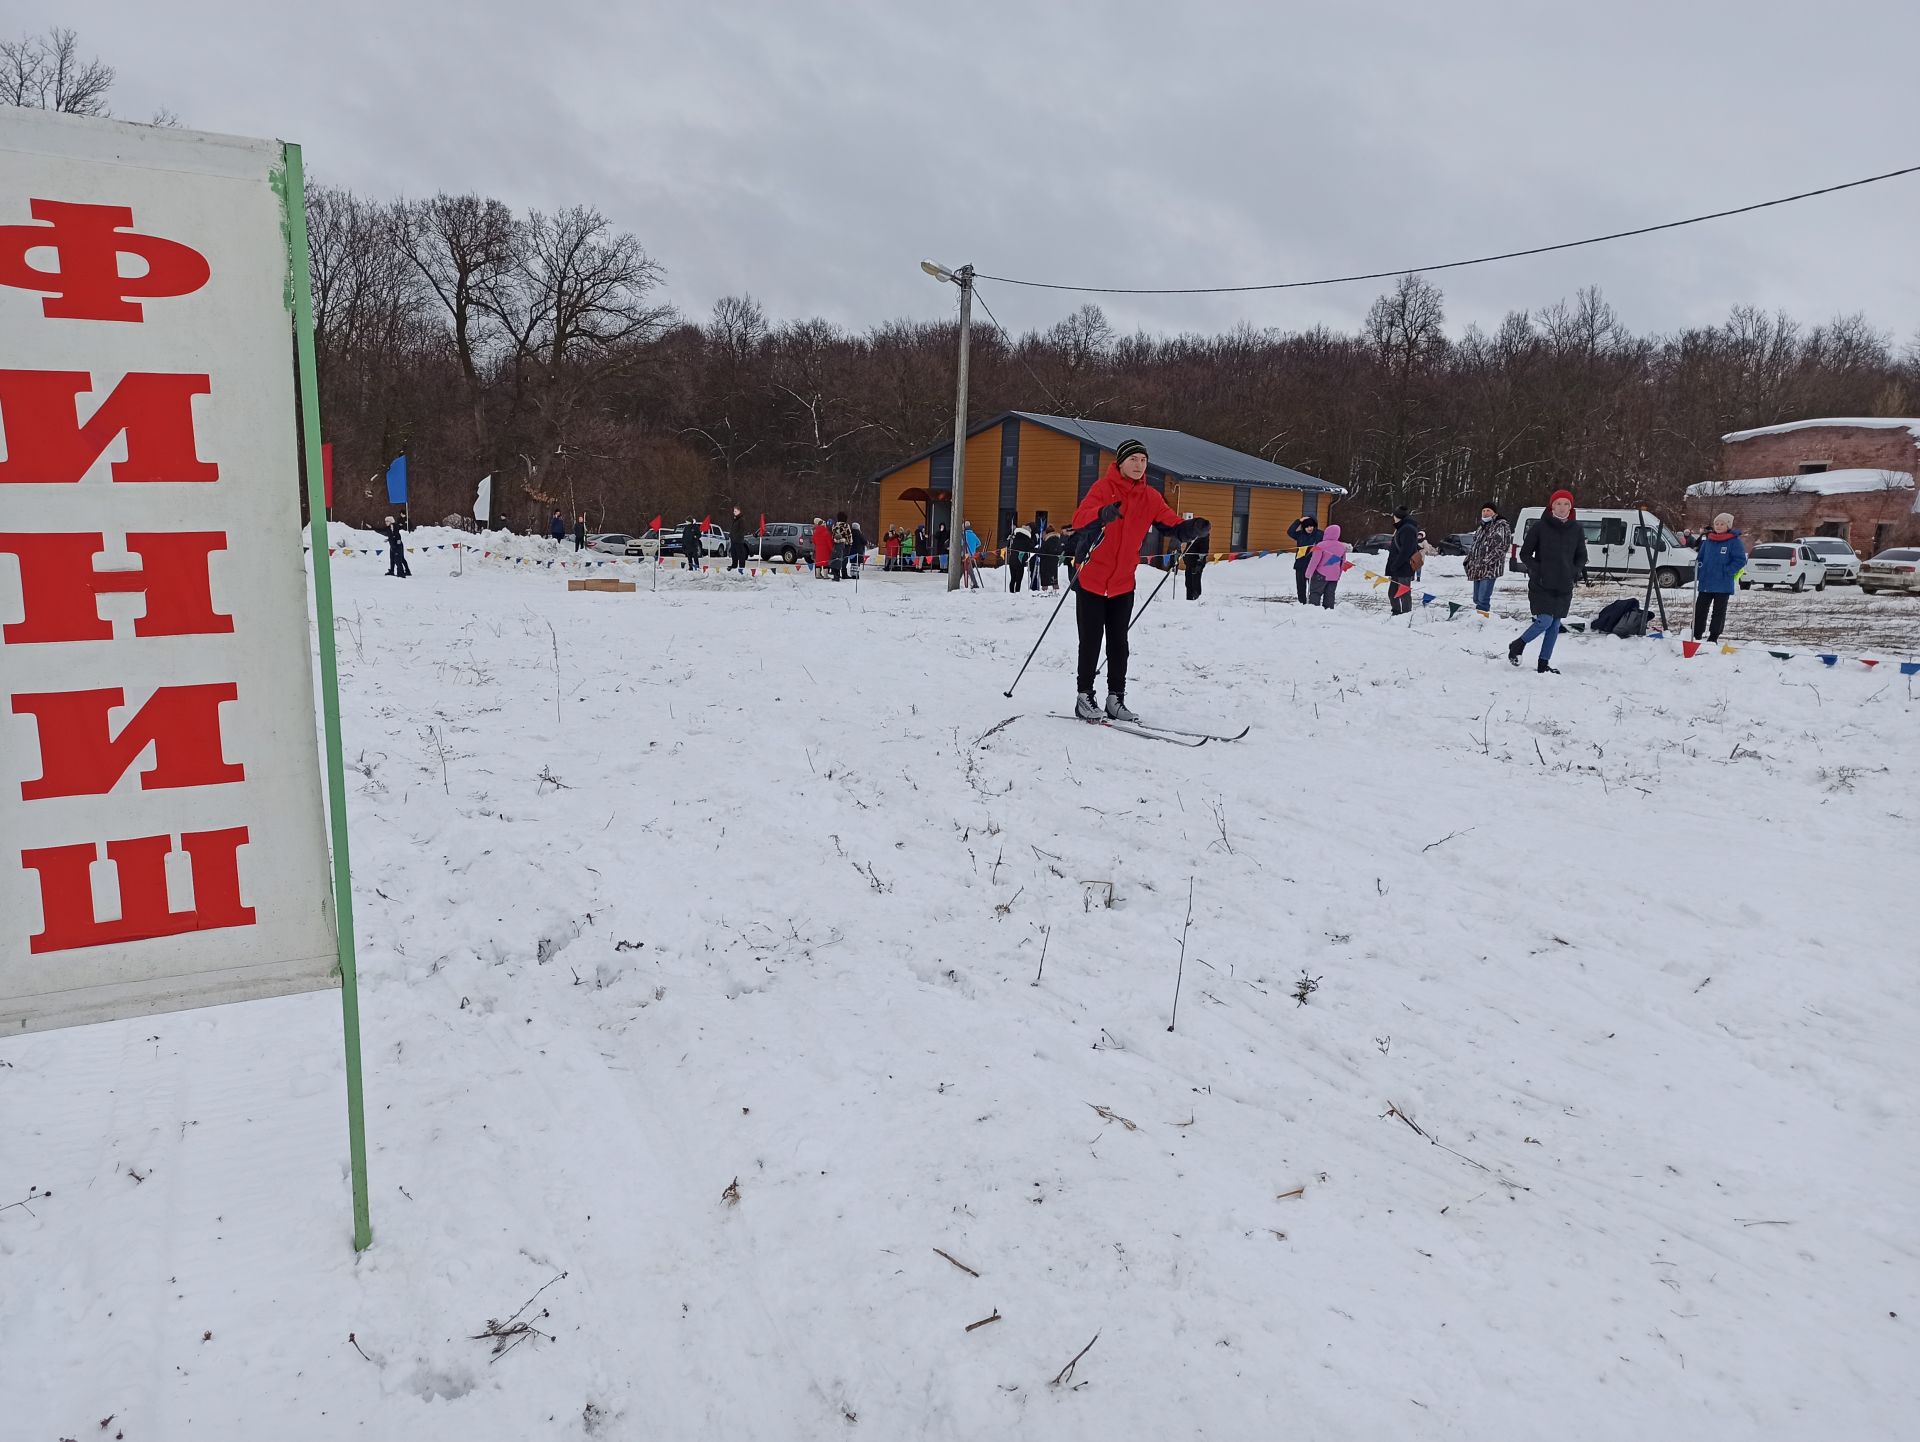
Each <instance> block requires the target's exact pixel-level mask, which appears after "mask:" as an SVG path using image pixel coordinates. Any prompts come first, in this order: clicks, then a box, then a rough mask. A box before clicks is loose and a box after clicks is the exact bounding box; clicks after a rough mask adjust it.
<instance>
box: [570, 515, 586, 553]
mask: <svg viewBox="0 0 1920 1442" xmlns="http://www.w3.org/2000/svg"><path fill="white" fill-rule="evenodd" d="M586 548H587V513H586V512H585V511H582V512H581V513H580V514H579V516H578V517H577V518H576V519H575V520H574V523H573V549H574V550H576V551H584V550H586Z"/></svg>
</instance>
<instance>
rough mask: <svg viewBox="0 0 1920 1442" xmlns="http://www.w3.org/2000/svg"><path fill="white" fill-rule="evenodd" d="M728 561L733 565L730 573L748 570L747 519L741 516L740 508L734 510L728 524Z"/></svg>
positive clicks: (730, 567) (736, 507) (729, 566)
mask: <svg viewBox="0 0 1920 1442" xmlns="http://www.w3.org/2000/svg"><path fill="white" fill-rule="evenodd" d="M727 560H728V561H729V562H730V563H731V564H729V565H728V567H727V569H728V570H729V571H744V570H746V569H747V518H746V517H745V516H743V515H741V514H740V508H739V507H738V506H735V507H734V508H733V519H732V520H731V521H729V522H728V523H727Z"/></svg>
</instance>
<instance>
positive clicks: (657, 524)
mask: <svg viewBox="0 0 1920 1442" xmlns="http://www.w3.org/2000/svg"><path fill="white" fill-rule="evenodd" d="M648 529H649V530H653V531H657V530H659V529H660V518H659V517H658V516H655V517H654V518H653V524H652V525H651V526H649V527H648Z"/></svg>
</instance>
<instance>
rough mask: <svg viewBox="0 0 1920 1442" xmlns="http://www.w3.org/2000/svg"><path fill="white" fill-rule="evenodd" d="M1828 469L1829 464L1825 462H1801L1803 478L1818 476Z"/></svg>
mask: <svg viewBox="0 0 1920 1442" xmlns="http://www.w3.org/2000/svg"><path fill="white" fill-rule="evenodd" d="M1826 468H1827V463H1826V462H1825V461H1802V462H1800V474H1801V475H1803V476H1817V475H1819V474H1820V473H1821V472H1822V471H1824V470H1825V469H1826Z"/></svg>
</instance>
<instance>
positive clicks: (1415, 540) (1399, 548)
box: [1387, 516, 1420, 581]
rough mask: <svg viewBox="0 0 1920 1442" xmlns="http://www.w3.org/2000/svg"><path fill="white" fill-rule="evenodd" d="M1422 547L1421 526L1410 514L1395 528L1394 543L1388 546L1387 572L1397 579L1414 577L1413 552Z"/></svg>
mask: <svg viewBox="0 0 1920 1442" xmlns="http://www.w3.org/2000/svg"><path fill="white" fill-rule="evenodd" d="M1419 549H1420V527H1419V526H1418V525H1417V524H1415V522H1414V519H1413V517H1412V516H1408V517H1407V518H1406V520H1404V521H1402V522H1401V523H1400V524H1399V525H1398V526H1396V527H1395V528H1394V532H1393V544H1392V545H1390V546H1388V547H1387V574H1388V575H1389V576H1391V577H1392V578H1393V579H1394V580H1396V581H1411V580H1412V579H1413V553H1414V552H1415V551H1418V550H1419Z"/></svg>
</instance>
